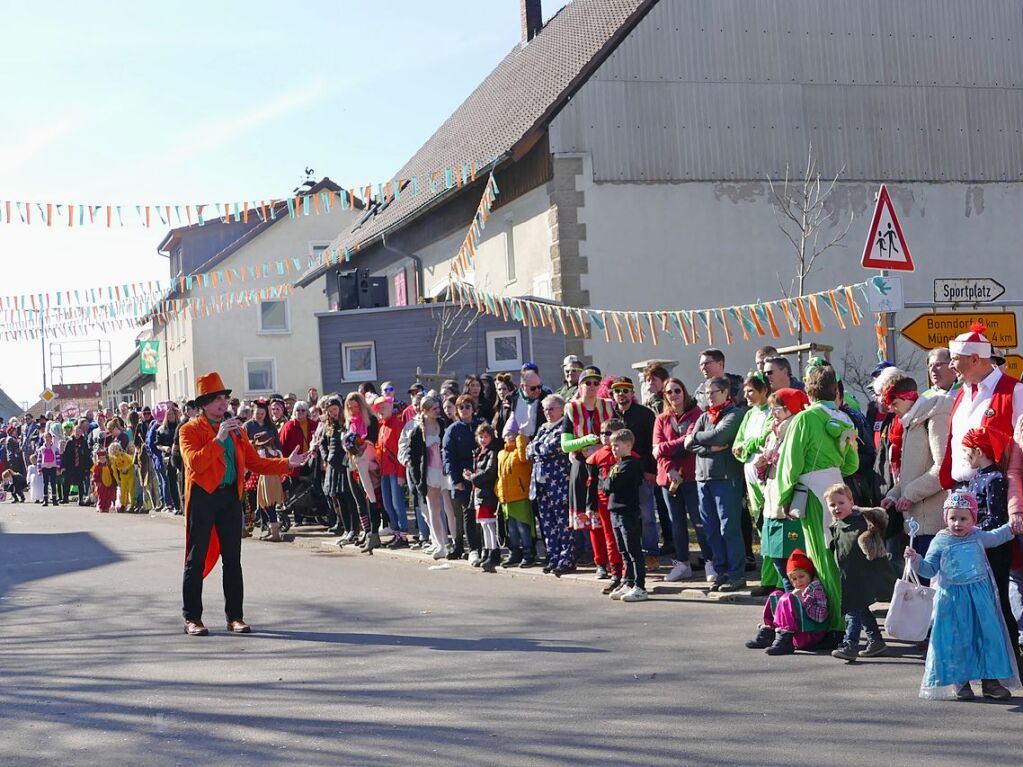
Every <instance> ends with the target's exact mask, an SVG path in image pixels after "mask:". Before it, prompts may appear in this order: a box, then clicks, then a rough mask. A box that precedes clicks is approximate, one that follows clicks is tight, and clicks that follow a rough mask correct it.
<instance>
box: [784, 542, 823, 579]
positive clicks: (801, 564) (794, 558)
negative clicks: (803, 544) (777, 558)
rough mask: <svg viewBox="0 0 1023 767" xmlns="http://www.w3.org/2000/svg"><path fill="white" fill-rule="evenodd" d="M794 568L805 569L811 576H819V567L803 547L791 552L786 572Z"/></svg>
mask: <svg viewBox="0 0 1023 767" xmlns="http://www.w3.org/2000/svg"><path fill="white" fill-rule="evenodd" d="M793 570H805V571H806V572H807V573H809V574H810V577H811V578H816V577H817V568H815V567H814V566H813V562H811V561H810V557H808V556H806V554H805V553H803V550H802V549H795V550H794V551H793V552H792V553H791V554H789V561H788V563H787V564H786V565H785V572H786V573H791V572H792V571H793Z"/></svg>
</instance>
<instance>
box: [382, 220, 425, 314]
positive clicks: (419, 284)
mask: <svg viewBox="0 0 1023 767" xmlns="http://www.w3.org/2000/svg"><path fill="white" fill-rule="evenodd" d="M380 245H381V246H382V247H383V249H384V250H389V251H390V252H391V253H395V254H396V255H399V256H401V257H402V258H407V259H409V260H410V261H411V262H412V263H413V264H414V265H415V269H416V300H415V301H409V304H410V305H411V304H417V303H419V301H420V299H422V298H423V285H425V283H426V275H425V273H424V272H423V259H421V258H420V257H419V256H417V255H416V254H415V253H406V252H405V251H404V250H398V249H397V248H392V247H391V246H390V245H388V244H387V235H386V234H384V235H382V236H381V237H380Z"/></svg>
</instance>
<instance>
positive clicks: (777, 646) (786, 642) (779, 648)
mask: <svg viewBox="0 0 1023 767" xmlns="http://www.w3.org/2000/svg"><path fill="white" fill-rule="evenodd" d="M795 651H796V648H795V645H793V644H792V634H790V633H789V632H788V631H779V632H778V635H777V636H776V637H775V639H774V644H772V645H771V646H770V647H768V648H767V649H766V650H764V652H765V653H767V654H768V655H791V654H792V653H794V652H795Z"/></svg>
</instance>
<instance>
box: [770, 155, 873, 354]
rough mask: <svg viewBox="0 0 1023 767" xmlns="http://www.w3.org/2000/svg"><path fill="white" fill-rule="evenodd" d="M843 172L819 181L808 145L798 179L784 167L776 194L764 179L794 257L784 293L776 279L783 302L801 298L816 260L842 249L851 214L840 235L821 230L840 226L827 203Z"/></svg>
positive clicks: (800, 328) (814, 270)
mask: <svg viewBox="0 0 1023 767" xmlns="http://www.w3.org/2000/svg"><path fill="white" fill-rule="evenodd" d="M844 171H845V166H843V167H842V169H841V170H839V172H838V173H837V174H835V177H834V178H833V179H831V181H825V180H824V179H822V178H821V174H820V170H819V169H818V168H817V159H816V157H814V153H813V145H812V144H811V145H810V147H809V148H808V150H807V155H806V168H805V169H804V171H803V177H802V179H799V180H795V179H790V178H789V166H788V165H786V166H785V180H784V183H783V184H782V187H781V189H780V190H779V189H778V188H777V187H776V186H775V184H774V181H773V180H772V179H771V178H770V176H768V178H767V183H768V184H769V185H770V187H771V196H772V198H773V201H774V209H775V216H776V218H777V223H778V228H779V229H780V230H781V232H782V234H784V235H785V238H786V239H787V240H788V241H789V243H790V244H791V245H792V248H793V251H794V255H795V262H796V263H795V266H796V270H795V275H794V276H793V277H792V281H791V283H790V285H789V287H788V288H787V289H786V287H785V284H784V283H783V281H782V278H781V275H780V274H779V275H778V285H779V287H780V288H781V293H782V295H783V296H785V298H794V297H796V296H802V295H804V294H805V291H806V283H807V278H808V277H809V276H810V275H811V274H813V273H814V272H817V271H820V269H819V268H817V269H815V268H814V265H815V264H816V263H817V259H818V258H820V257H821V256H822V255H823V254H824V253H826V252H827V251H828V250H830V249H831V248H836V247H839V248H840V247H845V246H844V245H842V244H841V242H842V240H843V239H844V238H845V236H846V234H848V233H849V227H850V226H851V225H852V220H853V214H852V211H850V212H849V220H848V221H846V222H845V226H844V227H841V231H839V232H838V233H837V234H835V235H834V236H833V237H831V238H825V237H822V234H823V230H824V229H825V228H828V229H831V228H833V227H834V226H836V225H838V226H840V223H839V222H838V221H836V220H835V213H834V211H833V210H829V209H828V206H827V202H828V198H830V197H831V194H832V192H834V190H835V184H836V183H838V179H839V177H840V176H841V175H842V173H843V172H844ZM796 337H797V339H798V341H799V343H800V344H802V343H803V326H802V323H800V325H799V331H798V334H797V336H796Z"/></svg>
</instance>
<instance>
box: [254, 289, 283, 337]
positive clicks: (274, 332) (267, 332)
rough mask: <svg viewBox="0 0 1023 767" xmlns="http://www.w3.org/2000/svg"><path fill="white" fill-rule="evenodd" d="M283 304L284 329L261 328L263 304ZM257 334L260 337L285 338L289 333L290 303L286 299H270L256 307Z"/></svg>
mask: <svg viewBox="0 0 1023 767" xmlns="http://www.w3.org/2000/svg"><path fill="white" fill-rule="evenodd" d="M271 303H273V304H280V303H283V304H284V329H283V330H281V329H279V328H269V329H268V328H264V327H263V304H271ZM256 327H257V330H256V332H257V334H258V335H261V336H286V335H289V334H290V333H291V301H290V300H288V299H287V298H271V299H269V300H266V301H262V300H261V301H260V302H259V303H258V304H257V305H256Z"/></svg>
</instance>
